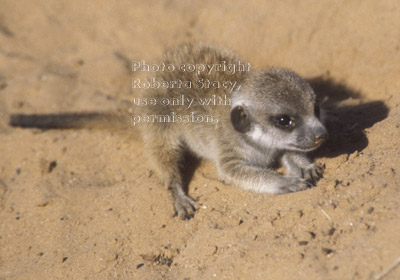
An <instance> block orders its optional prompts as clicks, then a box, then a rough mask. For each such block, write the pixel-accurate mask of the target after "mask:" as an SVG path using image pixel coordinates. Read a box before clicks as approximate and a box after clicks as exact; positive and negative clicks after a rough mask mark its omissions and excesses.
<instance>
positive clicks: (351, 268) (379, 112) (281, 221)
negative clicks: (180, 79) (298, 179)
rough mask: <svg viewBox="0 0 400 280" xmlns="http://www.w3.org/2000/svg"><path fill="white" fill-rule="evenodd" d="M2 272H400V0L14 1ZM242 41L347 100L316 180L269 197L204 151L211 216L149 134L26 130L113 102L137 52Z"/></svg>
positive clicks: (5, 92) (2, 108) (203, 187)
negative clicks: (167, 173) (162, 166)
mask: <svg viewBox="0 0 400 280" xmlns="http://www.w3.org/2000/svg"><path fill="white" fill-rule="evenodd" d="M0 7H1V9H0V279H191V280H193V279H384V280H389V279H400V259H399V258H400V234H399V232H400V208H399V203H400V176H399V173H400V161H399V157H400V140H399V139H400V79H399V73H400V41H399V40H400V5H399V3H398V2H397V1H373V0H366V1H313V0H305V1H261V0H253V1H207V0H206V1H174V0H169V1H127V0H120V1H87V2H83V1H76V0H75V1H72V0H71V1H49V0H48V1H45V0H35V1H12V0H1V1H0ZM196 41H201V42H205V43H213V44H217V45H221V46H224V47H226V48H230V49H232V50H234V51H235V52H237V53H238V54H239V55H240V56H241V57H243V58H245V59H246V60H247V61H249V62H250V63H251V65H252V67H254V68H262V67H268V66H279V67H287V68H291V69H293V70H295V71H296V72H298V73H299V74H301V75H302V76H303V77H305V78H306V79H308V80H309V81H310V82H311V83H312V85H313V86H314V87H315V90H316V91H317V92H319V93H323V94H326V95H329V96H330V97H331V100H335V101H340V102H339V103H338V104H337V105H336V106H337V107H335V108H334V109H333V111H332V115H333V116H334V118H333V119H334V121H332V122H331V123H330V124H329V125H328V127H329V129H330V133H331V138H330V140H329V141H328V142H327V143H326V144H325V146H324V147H322V148H321V149H320V150H319V151H317V152H316V153H315V157H316V160H317V161H318V162H320V163H322V164H325V166H326V170H325V175H324V178H323V179H322V180H320V181H319V183H318V185H317V186H316V187H314V188H311V189H308V190H306V191H303V192H298V193H293V194H288V195H280V196H275V195H261V194H255V193H252V192H249V191H244V190H241V189H238V188H235V187H233V186H229V185H225V184H223V183H221V182H220V181H219V180H218V175H217V173H216V171H215V166H214V165H213V164H212V163H210V162H207V161H203V162H201V163H200V165H199V166H198V168H197V169H196V170H195V172H194V174H193V178H192V180H191V181H190V184H189V194H190V195H191V196H192V197H194V198H196V199H197V200H198V206H199V210H198V211H197V213H196V215H195V217H194V218H193V219H191V220H189V221H181V220H179V219H177V218H174V217H173V212H174V211H173V206H172V203H171V197H170V195H169V193H168V191H167V189H166V187H164V186H163V185H161V184H160V182H159V180H158V179H157V177H156V176H155V175H153V173H152V172H151V168H150V166H149V165H148V164H147V163H146V158H147V155H146V154H145V153H144V152H143V149H142V146H141V145H142V144H141V142H140V141H138V140H137V139H135V138H134V137H130V136H127V135H121V134H120V133H116V132H115V131H108V130H90V129H84V130H47V131H42V130H38V129H21V128H12V127H10V126H8V124H7V123H8V118H9V115H10V114H11V113H57V112H67V111H74V112H76V111H78V112H79V111H109V110H113V109H116V108H118V106H119V105H118V104H119V102H120V100H124V99H128V100H129V98H131V97H132V96H133V95H134V92H132V89H131V80H132V77H134V76H135V75H136V73H135V72H132V71H130V70H129V67H127V66H128V65H129V64H130V61H132V60H139V61H140V60H143V61H146V62H148V63H157V62H158V61H159V57H160V55H161V54H162V52H163V50H164V49H165V48H167V47H173V46H175V45H178V44H181V43H185V42H196Z"/></svg>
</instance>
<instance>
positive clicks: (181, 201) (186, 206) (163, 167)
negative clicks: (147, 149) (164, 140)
mask: <svg viewBox="0 0 400 280" xmlns="http://www.w3.org/2000/svg"><path fill="white" fill-rule="evenodd" d="M153 155H154V161H155V164H156V167H157V169H158V172H159V173H160V175H161V179H162V182H163V183H164V184H166V185H167V186H168V189H169V190H171V193H172V197H173V200H174V207H175V215H176V216H178V217H179V218H181V219H190V218H192V217H193V215H194V212H195V211H196V203H195V201H194V200H193V199H192V198H191V197H189V196H188V195H187V194H186V193H185V191H184V187H183V182H182V174H181V170H180V168H179V164H180V162H181V160H182V157H183V156H184V151H183V149H182V148H181V147H176V148H171V146H168V145H165V144H164V145H161V146H160V147H159V148H158V149H155V151H154V153H153Z"/></svg>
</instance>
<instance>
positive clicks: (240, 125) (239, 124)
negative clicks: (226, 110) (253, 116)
mask: <svg viewBox="0 0 400 280" xmlns="http://www.w3.org/2000/svg"><path fill="white" fill-rule="evenodd" d="M231 122H232V124H233V127H234V128H235V129H236V130H237V131H238V132H241V133H245V132H249V131H250V119H249V115H248V114H247V112H246V110H245V108H244V107H243V106H236V107H235V108H233V109H232V111H231Z"/></svg>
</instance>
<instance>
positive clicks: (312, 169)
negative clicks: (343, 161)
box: [301, 163, 325, 186]
mask: <svg viewBox="0 0 400 280" xmlns="http://www.w3.org/2000/svg"><path fill="white" fill-rule="evenodd" d="M324 169H325V166H324V165H321V164H315V163H313V164H311V165H310V166H308V167H307V168H301V178H303V179H304V180H306V181H308V182H311V183H312V185H314V186H315V185H316V184H317V182H318V180H319V179H321V178H322V175H323V173H324Z"/></svg>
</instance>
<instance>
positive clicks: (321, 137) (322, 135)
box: [314, 129, 328, 144]
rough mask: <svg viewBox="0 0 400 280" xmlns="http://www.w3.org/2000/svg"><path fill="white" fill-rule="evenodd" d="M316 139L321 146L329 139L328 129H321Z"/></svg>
mask: <svg viewBox="0 0 400 280" xmlns="http://www.w3.org/2000/svg"><path fill="white" fill-rule="evenodd" d="M314 137H315V143H317V144H319V143H321V142H324V141H325V140H326V139H328V132H327V131H326V129H321V130H319V131H318V132H317V133H316V135H315V136H314Z"/></svg>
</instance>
